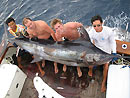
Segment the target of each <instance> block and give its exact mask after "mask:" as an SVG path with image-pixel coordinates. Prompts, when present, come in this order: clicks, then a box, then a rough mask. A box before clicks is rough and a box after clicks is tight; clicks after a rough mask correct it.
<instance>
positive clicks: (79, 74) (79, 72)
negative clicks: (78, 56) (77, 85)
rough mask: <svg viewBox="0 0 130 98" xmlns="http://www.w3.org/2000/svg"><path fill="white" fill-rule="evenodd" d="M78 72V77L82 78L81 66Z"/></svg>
mask: <svg viewBox="0 0 130 98" xmlns="http://www.w3.org/2000/svg"><path fill="white" fill-rule="evenodd" d="M77 72H78V76H79V77H81V76H82V71H81V69H80V67H79V66H77Z"/></svg>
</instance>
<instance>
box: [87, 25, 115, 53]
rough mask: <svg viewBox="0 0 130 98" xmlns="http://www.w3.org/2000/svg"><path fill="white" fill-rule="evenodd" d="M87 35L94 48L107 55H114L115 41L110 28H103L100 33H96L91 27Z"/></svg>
mask: <svg viewBox="0 0 130 98" xmlns="http://www.w3.org/2000/svg"><path fill="white" fill-rule="evenodd" d="M88 33H89V37H90V39H91V42H93V40H94V42H95V46H96V47H98V48H100V49H101V50H103V51H104V52H107V53H109V54H111V53H116V41H115V37H114V32H113V31H112V29H111V28H109V27H106V26H103V30H102V31H101V32H96V31H95V29H94V28H93V27H92V29H91V30H90V31H89V32H88Z"/></svg>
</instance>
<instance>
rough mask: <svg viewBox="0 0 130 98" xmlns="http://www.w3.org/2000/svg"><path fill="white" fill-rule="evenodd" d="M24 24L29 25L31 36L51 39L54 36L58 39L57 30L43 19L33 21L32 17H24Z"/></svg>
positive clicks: (28, 29)
mask: <svg viewBox="0 0 130 98" xmlns="http://www.w3.org/2000/svg"><path fill="white" fill-rule="evenodd" d="M23 25H25V26H26V27H27V32H28V33H29V37H30V38H33V37H38V39H49V38H50V36H52V37H53V39H54V40H55V41H56V37H55V32H54V31H53V30H52V29H51V28H50V27H49V26H48V24H47V23H46V22H44V21H42V20H37V21H32V20H31V19H30V18H24V19H23Z"/></svg>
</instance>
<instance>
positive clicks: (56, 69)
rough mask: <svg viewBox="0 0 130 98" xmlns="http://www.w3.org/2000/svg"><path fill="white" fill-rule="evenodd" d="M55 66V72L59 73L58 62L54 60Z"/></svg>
mask: <svg viewBox="0 0 130 98" xmlns="http://www.w3.org/2000/svg"><path fill="white" fill-rule="evenodd" d="M54 67H55V74H57V73H58V71H59V70H58V68H57V63H56V62H54Z"/></svg>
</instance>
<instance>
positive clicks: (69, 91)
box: [20, 61, 105, 98]
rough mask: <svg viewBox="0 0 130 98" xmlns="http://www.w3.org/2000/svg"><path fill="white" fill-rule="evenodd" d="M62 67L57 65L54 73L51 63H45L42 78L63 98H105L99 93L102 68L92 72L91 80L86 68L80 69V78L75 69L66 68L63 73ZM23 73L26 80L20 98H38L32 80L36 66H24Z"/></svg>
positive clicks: (36, 69) (103, 94) (99, 67)
mask: <svg viewBox="0 0 130 98" xmlns="http://www.w3.org/2000/svg"><path fill="white" fill-rule="evenodd" d="M62 67H63V65H61V64H58V69H59V72H58V73H57V74H55V73H54V66H53V62H48V61H46V66H45V67H44V68H43V70H44V71H45V75H44V76H43V77H42V79H43V80H44V82H46V83H47V84H48V85H49V86H51V87H52V88H53V89H55V90H56V91H57V92H58V93H59V94H61V95H62V96H64V97H65V98H105V93H101V91H100V90H101V82H102V76H103V75H102V66H98V67H96V68H95V69H94V70H93V72H94V73H93V78H91V77H89V76H88V74H87V73H88V68H85V67H84V68H81V70H82V73H83V75H82V77H80V78H79V77H78V75H77V70H76V67H70V66H68V67H67V71H66V72H63V70H62ZM23 71H24V72H25V73H26V74H27V76H28V78H27V79H26V82H25V84H24V87H23V90H22V93H21V95H20V98H38V93H37V91H36V89H35V88H34V85H33V78H34V77H35V74H36V73H37V72H38V73H39V76H40V77H41V75H40V72H39V70H38V68H37V65H36V64H28V66H24V68H23ZM59 87H60V88H64V89H58V88H59Z"/></svg>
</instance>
